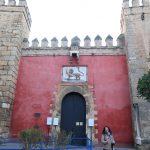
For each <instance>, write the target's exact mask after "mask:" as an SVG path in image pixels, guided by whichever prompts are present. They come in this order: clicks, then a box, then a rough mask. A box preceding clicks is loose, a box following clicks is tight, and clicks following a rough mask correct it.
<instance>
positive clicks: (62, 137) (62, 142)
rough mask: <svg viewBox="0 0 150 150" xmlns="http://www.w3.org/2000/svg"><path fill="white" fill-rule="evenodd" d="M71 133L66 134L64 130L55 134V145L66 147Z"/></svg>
mask: <svg viewBox="0 0 150 150" xmlns="http://www.w3.org/2000/svg"><path fill="white" fill-rule="evenodd" d="M71 135H72V133H67V132H65V131H64V130H62V131H60V132H58V133H57V145H58V146H66V145H67V144H68V143H69V140H70V138H71Z"/></svg>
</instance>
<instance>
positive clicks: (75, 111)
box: [61, 92, 86, 145]
mask: <svg viewBox="0 0 150 150" xmlns="http://www.w3.org/2000/svg"><path fill="white" fill-rule="evenodd" d="M61 130H64V131H66V132H67V133H70V132H72V138H73V139H74V138H81V139H76V140H72V142H71V144H72V145H85V144H86V140H85V139H82V138H86V102H85V99H84V97H83V96H82V95H81V94H79V93H75V92H72V93H69V94H67V95H66V96H65V97H64V98H63V100H62V105H61Z"/></svg>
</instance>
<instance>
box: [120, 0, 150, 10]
mask: <svg viewBox="0 0 150 150" xmlns="http://www.w3.org/2000/svg"><path fill="white" fill-rule="evenodd" d="M149 5H150V1H149V0H141V1H140V0H131V1H130V0H123V8H129V7H130V8H134V7H139V6H149Z"/></svg>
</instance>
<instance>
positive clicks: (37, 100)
mask: <svg viewBox="0 0 150 150" xmlns="http://www.w3.org/2000/svg"><path fill="white" fill-rule="evenodd" d="M63 65H68V57H66V56H57V57H55V56H47V57H22V58H21V62H20V67H19V76H18V82H17V89H16V97H15V102H14V110H13V116H12V130H11V133H12V135H13V136H15V135H17V134H18V133H19V132H20V131H21V130H23V129H26V128H29V127H32V126H33V125H35V124H39V125H40V126H41V127H42V128H43V129H44V130H45V131H46V132H47V126H46V118H47V116H48V115H49V111H50V110H49V107H50V104H51V103H52V96H53V92H54V91H55V90H57V85H58V84H60V82H61V69H62V66H63ZM79 65H87V66H88V84H89V85H94V91H93V92H94V94H95V97H96V100H95V103H96V106H97V110H98V115H97V117H98V121H97V123H98V126H96V128H98V131H99V133H98V134H97V136H98V138H99V139H100V135H101V132H102V128H103V127H104V126H105V125H107V126H110V128H111V129H112V131H113V133H114V136H115V139H116V140H117V141H118V142H123V143H132V142H133V136H132V133H133V132H132V124H131V104H130V96H129V83H128V72H127V63H126V57H125V56H81V57H80V62H79ZM35 112H40V113H41V117H40V119H35V118H34V113H35Z"/></svg>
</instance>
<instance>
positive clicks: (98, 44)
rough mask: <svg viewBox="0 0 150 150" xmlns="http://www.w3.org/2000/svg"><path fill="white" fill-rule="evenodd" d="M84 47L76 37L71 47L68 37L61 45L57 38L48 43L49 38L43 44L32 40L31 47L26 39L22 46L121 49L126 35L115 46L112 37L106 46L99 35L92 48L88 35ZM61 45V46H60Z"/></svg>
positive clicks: (120, 36) (26, 47) (109, 37)
mask: <svg viewBox="0 0 150 150" xmlns="http://www.w3.org/2000/svg"><path fill="white" fill-rule="evenodd" d="M83 42H84V45H83V46H82V45H80V43H81V40H80V38H79V37H77V36H75V37H73V38H72V39H71V45H70V46H69V45H68V39H67V37H66V36H65V37H63V38H62V39H61V41H60V43H59V41H58V39H57V38H56V37H54V38H52V39H51V40H50V42H49V41H48V39H47V38H44V39H42V40H41V42H39V40H38V39H37V38H35V39H33V40H32V43H31V46H29V45H30V44H29V41H28V39H26V38H25V39H24V40H23V44H22V48H23V49H28V48H29V47H32V48H40V47H41V48H55V49H57V48H63V49H65V48H69V47H82V48H87V49H90V48H104V47H106V48H113V47H120V48H123V47H124V43H125V38H124V35H123V34H121V35H119V36H118V38H117V45H116V46H115V45H114V41H113V38H112V36H111V35H108V36H107V37H106V39H105V45H102V38H101V37H100V36H99V35H97V36H96V37H95V39H94V40H93V43H94V45H93V46H92V45H91V42H92V40H91V38H90V37H89V36H88V35H87V36H86V37H85V38H84V41H83ZM59 45H60V46H59Z"/></svg>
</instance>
